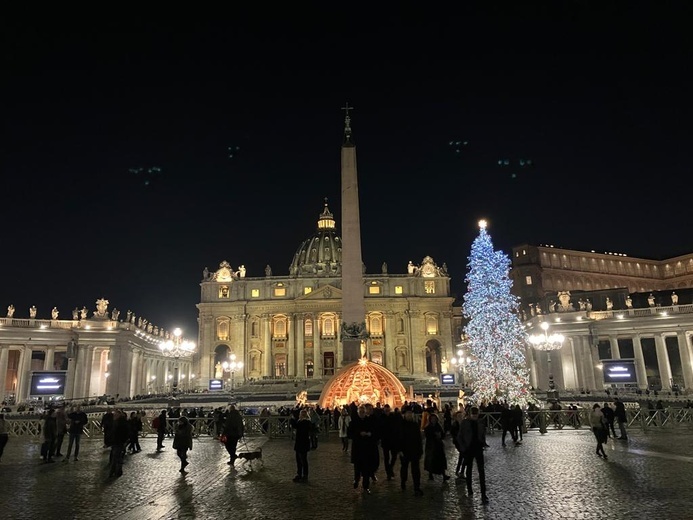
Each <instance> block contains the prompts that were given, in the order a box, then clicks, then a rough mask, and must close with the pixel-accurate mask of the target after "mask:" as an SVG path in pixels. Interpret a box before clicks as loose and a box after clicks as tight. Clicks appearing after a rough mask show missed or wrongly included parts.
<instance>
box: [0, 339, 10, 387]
mask: <svg viewBox="0 0 693 520" xmlns="http://www.w3.org/2000/svg"><path fill="white" fill-rule="evenodd" d="M9 357H10V347H9V346H8V345H0V401H4V400H5V395H6V394H7V389H6V388H5V386H6V385H7V364H8V362H9Z"/></svg>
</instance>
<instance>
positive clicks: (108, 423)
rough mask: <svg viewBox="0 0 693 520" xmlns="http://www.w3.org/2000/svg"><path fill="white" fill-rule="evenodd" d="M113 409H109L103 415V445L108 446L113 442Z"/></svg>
mask: <svg viewBox="0 0 693 520" xmlns="http://www.w3.org/2000/svg"><path fill="white" fill-rule="evenodd" d="M113 419H114V416H113V410H112V409H110V408H109V409H108V410H106V413H105V414H103V417H101V431H103V447H104V448H108V447H109V446H111V445H112V444H113V440H112V439H111V436H112V435H113Z"/></svg>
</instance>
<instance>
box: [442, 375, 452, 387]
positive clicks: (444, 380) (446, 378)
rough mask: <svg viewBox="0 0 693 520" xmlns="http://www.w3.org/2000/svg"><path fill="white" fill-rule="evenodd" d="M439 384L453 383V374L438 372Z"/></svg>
mask: <svg viewBox="0 0 693 520" xmlns="http://www.w3.org/2000/svg"><path fill="white" fill-rule="evenodd" d="M440 384H441V385H454V384H455V374H440Z"/></svg>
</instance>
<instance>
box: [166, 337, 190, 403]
mask: <svg viewBox="0 0 693 520" xmlns="http://www.w3.org/2000/svg"><path fill="white" fill-rule="evenodd" d="M159 349H160V350H161V352H162V354H163V355H164V356H167V357H172V358H174V359H175V362H174V365H173V391H174V392H175V391H176V390H177V389H178V360H179V359H180V358H181V357H185V358H187V357H189V356H191V355H192V354H193V353H194V352H195V343H194V342H192V341H187V340H183V331H182V330H181V329H180V328H176V329H174V330H173V339H167V340H166V341H162V342H161V343H160V344H159Z"/></svg>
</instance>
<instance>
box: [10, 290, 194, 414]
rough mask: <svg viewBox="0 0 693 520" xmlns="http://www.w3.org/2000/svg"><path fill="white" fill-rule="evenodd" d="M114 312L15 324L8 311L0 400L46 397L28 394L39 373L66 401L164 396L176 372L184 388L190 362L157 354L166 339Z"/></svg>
mask: <svg viewBox="0 0 693 520" xmlns="http://www.w3.org/2000/svg"><path fill="white" fill-rule="evenodd" d="M104 301H105V300H99V302H104ZM106 303H107V302H106ZM114 312H115V313H116V314H112V313H107V312H106V308H105V306H104V307H101V308H97V310H96V311H95V312H94V313H93V316H92V317H91V318H87V313H86V309H84V310H83V312H82V315H81V316H80V314H79V313H77V312H75V313H73V318H74V319H72V320H59V319H39V318H37V317H36V316H34V317H33V318H19V317H15V316H14V309H12V312H11V314H12V316H8V317H5V318H0V393H1V395H0V397H2V399H3V400H8V401H10V402H12V401H14V402H15V403H20V402H23V401H26V400H28V399H29V398H30V397H32V396H34V397H37V396H39V395H43V396H45V397H49V396H50V395H51V394H52V393H53V392H52V391H45V392H43V393H41V392H40V389H38V392H37V389H35V388H34V389H32V384H31V383H32V381H31V380H32V375H33V374H37V373H41V372H44V373H47V372H52V373H54V374H57V375H58V377H59V378H60V384H59V386H60V388H57V389H55V390H56V391H55V394H56V395H60V396H62V397H64V398H66V399H71V398H85V399H93V398H94V397H97V396H102V395H104V394H106V395H111V396H114V397H115V396H116V395H120V396H121V397H132V396H135V395H143V394H148V393H164V392H168V391H170V390H171V385H172V381H173V378H174V373H175V371H176V370H177V371H178V376H179V380H178V384H179V388H181V389H187V388H189V386H190V384H191V379H192V380H193V381H194V373H193V372H192V365H191V362H190V360H189V359H188V360H186V359H172V358H170V357H166V356H164V355H163V353H162V352H161V350H160V348H159V345H160V343H161V342H162V341H165V340H166V339H167V337H169V334H168V333H166V332H164V331H163V330H159V328H158V327H154V326H153V325H152V324H151V323H147V322H146V321H144V322H143V320H142V318H139V321H137V320H136V319H135V316H134V315H132V314H131V313H129V312H128V319H126V320H119V316H118V315H117V311H114ZM32 313H33V312H32ZM56 316H57V313H56Z"/></svg>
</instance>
